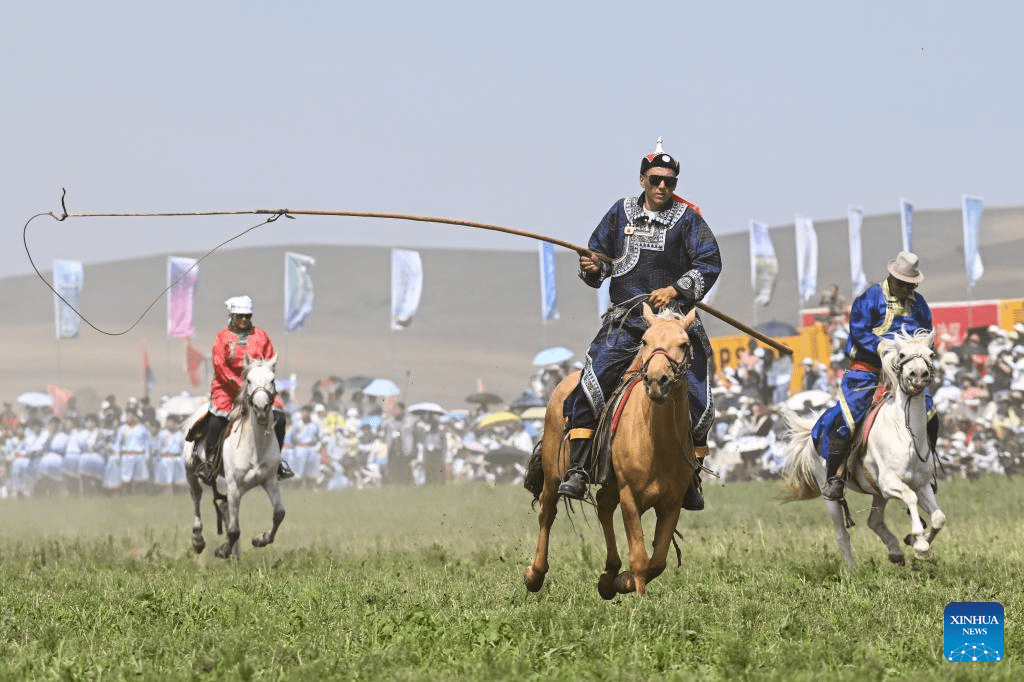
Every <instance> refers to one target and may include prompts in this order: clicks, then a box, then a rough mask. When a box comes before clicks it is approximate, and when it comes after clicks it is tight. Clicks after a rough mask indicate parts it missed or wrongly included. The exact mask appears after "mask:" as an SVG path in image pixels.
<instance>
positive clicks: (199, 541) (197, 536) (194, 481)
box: [185, 459, 206, 554]
mask: <svg viewBox="0 0 1024 682" xmlns="http://www.w3.org/2000/svg"><path fill="white" fill-rule="evenodd" d="M189 463H190V461H189V459H186V460H185V480H187V481H188V489H189V492H190V493H191V495H192V549H193V550H195V552H196V554H201V553H202V551H203V550H204V549H206V540H205V539H203V518H202V516H201V514H200V513H199V503H200V502H201V501H202V499H203V484H202V483H200V481H199V477H198V476H196V474H195V472H194V471H193V470H192V467H191V466H189Z"/></svg>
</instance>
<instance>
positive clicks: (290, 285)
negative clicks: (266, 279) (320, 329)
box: [284, 251, 316, 332]
mask: <svg viewBox="0 0 1024 682" xmlns="http://www.w3.org/2000/svg"><path fill="white" fill-rule="evenodd" d="M314 265H316V259H315V258H313V257H312V256H304V255H302V254H301V253H293V252H291V251H287V252H285V254H284V328H285V331H290V332H294V331H298V330H300V329H302V328H303V327H304V326H305V324H306V318H307V317H309V314H310V313H311V312H313V302H314V300H315V296H314V294H313V275H312V272H311V270H312V269H313V266H314Z"/></svg>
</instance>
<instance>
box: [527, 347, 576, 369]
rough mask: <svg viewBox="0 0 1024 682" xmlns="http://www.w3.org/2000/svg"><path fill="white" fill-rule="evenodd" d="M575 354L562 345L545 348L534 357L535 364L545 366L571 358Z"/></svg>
mask: <svg viewBox="0 0 1024 682" xmlns="http://www.w3.org/2000/svg"><path fill="white" fill-rule="evenodd" d="M573 355H575V353H573V352H572V351H571V350H569V349H568V348H564V347H562V346H554V347H552V348H545V349H544V350H542V351H541V352H539V353H537V355H535V356H534V357H533V364H534V365H535V366H537V367H543V366H544V365H557V364H558V363H560V362H565V361H566V360H570V359H571V358H572V356H573Z"/></svg>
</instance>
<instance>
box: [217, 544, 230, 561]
mask: <svg viewBox="0 0 1024 682" xmlns="http://www.w3.org/2000/svg"><path fill="white" fill-rule="evenodd" d="M213 554H214V556H216V557H217V558H218V559H229V558H230V557H231V548H230V547H228V545H227V543H224V544H223V545H221V546H219V547H218V548H217V549H215V550H213Z"/></svg>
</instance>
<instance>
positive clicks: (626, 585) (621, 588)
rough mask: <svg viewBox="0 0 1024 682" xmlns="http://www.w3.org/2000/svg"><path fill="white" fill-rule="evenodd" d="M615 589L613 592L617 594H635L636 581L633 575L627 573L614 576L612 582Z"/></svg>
mask: <svg viewBox="0 0 1024 682" xmlns="http://www.w3.org/2000/svg"><path fill="white" fill-rule="evenodd" d="M612 584H613V585H614V587H615V591H616V592H618V593H619V594H629V593H630V592H636V579H635V578H634V577H633V574H632V573H630V572H629V571H626V572H625V573H619V574H618V575H617V576H615V580H614V581H613V582H612Z"/></svg>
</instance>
